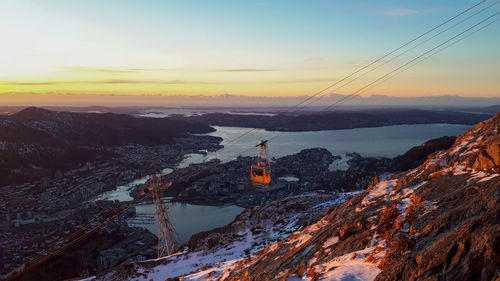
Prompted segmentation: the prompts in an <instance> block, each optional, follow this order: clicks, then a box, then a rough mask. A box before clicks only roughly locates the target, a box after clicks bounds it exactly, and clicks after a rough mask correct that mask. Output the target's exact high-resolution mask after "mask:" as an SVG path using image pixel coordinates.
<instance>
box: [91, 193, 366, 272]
mask: <svg viewBox="0 0 500 281" xmlns="http://www.w3.org/2000/svg"><path fill="white" fill-rule="evenodd" d="M357 193H359V192H351V193H339V194H336V193H325V192H309V193H304V194H301V195H297V196H292V197H289V198H286V199H282V200H278V201H273V202H271V203H269V204H266V205H261V206H258V207H254V208H248V209H246V210H245V211H243V212H242V213H241V214H240V215H238V216H237V217H236V218H235V220H234V221H233V222H232V223H231V224H229V225H227V226H225V227H221V228H218V229H215V230H212V231H207V232H202V233H199V234H196V235H194V236H193V237H192V238H191V239H190V241H189V242H188V243H187V244H186V246H185V248H184V251H183V252H181V253H177V254H174V255H171V256H169V257H167V258H163V259H159V260H153V261H145V262H139V263H135V264H130V265H122V266H119V267H117V268H114V269H112V270H111V271H109V272H107V273H104V274H102V275H101V276H98V277H97V278H96V279H95V280H124V279H128V280H151V279H152V280H165V279H167V278H172V277H177V276H183V277H182V278H183V279H186V280H201V279H203V278H205V277H207V276H208V275H215V274H217V273H220V272H222V271H223V270H225V269H226V268H228V267H232V266H234V264H235V263H236V262H238V261H240V260H241V259H243V258H246V257H249V256H251V255H253V254H254V253H255V252H257V251H260V250H262V249H264V248H266V247H267V246H269V245H270V244H273V243H276V242H277V241H281V240H283V239H284V238H286V237H288V236H289V235H290V234H292V233H294V232H295V231H297V230H300V229H303V228H304V227H305V226H308V225H310V224H311V223H313V222H315V221H317V220H318V219H319V218H321V217H322V216H323V215H324V214H325V213H326V211H327V209H328V208H329V207H330V206H331V205H335V204H339V203H342V202H344V201H346V199H347V198H349V197H352V196H354V195H355V194H357Z"/></svg>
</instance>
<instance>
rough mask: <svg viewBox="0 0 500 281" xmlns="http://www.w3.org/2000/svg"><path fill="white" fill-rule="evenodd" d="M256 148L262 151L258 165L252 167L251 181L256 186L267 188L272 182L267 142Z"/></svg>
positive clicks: (260, 143)
mask: <svg viewBox="0 0 500 281" xmlns="http://www.w3.org/2000/svg"><path fill="white" fill-rule="evenodd" d="M255 147H259V148H260V151H259V157H258V158H257V164H255V165H252V166H251V167H250V180H251V181H252V184H253V185H254V186H256V187H260V188H265V187H267V186H268V185H269V183H270V182H271V161H270V159H269V151H268V150H267V140H261V141H259V143H258V144H257V145H256V146H255ZM262 156H264V157H262Z"/></svg>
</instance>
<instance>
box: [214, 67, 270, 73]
mask: <svg viewBox="0 0 500 281" xmlns="http://www.w3.org/2000/svg"><path fill="white" fill-rule="evenodd" d="M210 71H213V72H266V71H279V69H271V68H229V69H212V70H210Z"/></svg>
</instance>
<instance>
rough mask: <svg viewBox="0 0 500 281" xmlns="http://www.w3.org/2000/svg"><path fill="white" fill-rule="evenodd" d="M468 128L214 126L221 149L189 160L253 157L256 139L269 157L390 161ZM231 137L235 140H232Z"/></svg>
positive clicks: (445, 125) (410, 126)
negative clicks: (325, 154) (309, 152)
mask: <svg viewBox="0 0 500 281" xmlns="http://www.w3.org/2000/svg"><path fill="white" fill-rule="evenodd" d="M470 127H471V126H469V125H452V124H418V125H396V126H386V127H376V128H356V129H349V130H330V131H313V132H270V131H266V130H263V129H252V128H239V127H216V126H214V128H215V129H216V131H215V132H213V133H210V134H208V135H212V136H217V137H221V138H222V139H223V141H222V145H224V148H223V149H221V150H218V151H216V152H213V153H209V154H208V155H207V156H206V157H203V156H200V155H193V157H195V158H196V159H195V161H200V160H209V159H213V158H219V159H221V160H223V161H227V160H232V159H234V157H236V156H237V155H240V154H241V155H242V156H255V155H256V154H257V152H258V148H257V147H255V145H256V144H257V143H258V142H259V140H270V141H269V143H268V148H269V151H270V154H271V157H276V158H278V157H282V156H285V155H290V154H294V153H297V152H299V151H301V150H303V149H306V148H314V147H323V148H326V149H328V150H329V151H330V152H331V153H332V154H335V155H339V156H342V155H345V153H348V152H356V153H359V154H361V156H364V157H379V156H383V157H391V158H392V157H395V156H397V155H399V154H402V153H405V152H406V151H408V150H409V149H410V148H412V147H413V146H416V145H419V144H422V143H424V142H426V141H428V140H430V139H433V138H438V137H442V136H459V135H461V134H463V133H464V132H465V131H467V130H468V129H470ZM250 130H252V131H251V132H250V133H248V134H247V135H246V136H244V137H242V138H238V137H239V136H241V135H242V134H244V133H247V132H249V131H250ZM235 138H238V139H237V140H236V141H232V140H234V139H235ZM252 147H253V148H254V149H252ZM185 164H187V163H184V165H185Z"/></svg>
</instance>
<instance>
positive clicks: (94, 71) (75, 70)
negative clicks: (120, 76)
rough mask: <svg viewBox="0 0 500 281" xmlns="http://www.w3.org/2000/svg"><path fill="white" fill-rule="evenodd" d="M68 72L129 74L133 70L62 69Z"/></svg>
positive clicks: (80, 67) (83, 67)
mask: <svg viewBox="0 0 500 281" xmlns="http://www.w3.org/2000/svg"><path fill="white" fill-rule="evenodd" d="M63 69H64V70H66V71H68V72H85V73H131V72H135V70H133V69H111V68H94V67H85V66H73V67H64V68H63Z"/></svg>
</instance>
